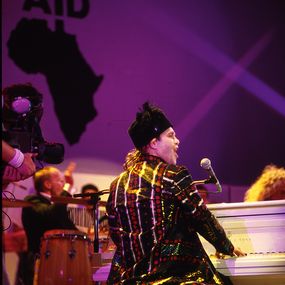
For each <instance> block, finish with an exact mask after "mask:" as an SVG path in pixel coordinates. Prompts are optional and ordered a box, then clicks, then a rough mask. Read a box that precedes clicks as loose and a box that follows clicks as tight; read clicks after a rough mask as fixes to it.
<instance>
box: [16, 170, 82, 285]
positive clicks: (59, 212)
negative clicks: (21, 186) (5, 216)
mask: <svg viewBox="0 0 285 285" xmlns="http://www.w3.org/2000/svg"><path fill="white" fill-rule="evenodd" d="M64 185H65V179H64V175H63V173H62V172H61V171H60V170H59V169H57V168H55V167H51V166H47V167H44V168H43V169H41V170H39V171H38V172H36V173H35V175H34V187H35V189H36V192H37V193H36V194H35V195H30V196H27V197H26V198H25V201H28V202H31V203H33V204H34V207H27V208H24V209H23V211H22V223H23V226H24V229H25V232H26V235H27V239H28V253H27V256H26V257H25V259H26V260H20V263H24V266H21V268H22V270H23V271H24V272H23V276H22V279H23V283H24V284H25V285H32V284H33V277H34V264H35V260H36V258H37V257H38V256H39V253H40V242H41V237H42V236H43V234H44V232H46V231H48V230H53V229H69V230H77V228H76V226H75V225H74V223H73V222H72V221H71V220H70V218H69V216H68V213H67V209H66V204H53V203H52V202H51V197H54V196H70V194H69V193H68V192H67V191H63V189H64Z"/></svg>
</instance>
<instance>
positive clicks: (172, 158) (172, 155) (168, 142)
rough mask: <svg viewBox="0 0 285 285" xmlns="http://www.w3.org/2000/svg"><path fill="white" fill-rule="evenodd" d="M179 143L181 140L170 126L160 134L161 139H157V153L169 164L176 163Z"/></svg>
mask: <svg viewBox="0 0 285 285" xmlns="http://www.w3.org/2000/svg"><path fill="white" fill-rule="evenodd" d="M178 145H179V140H178V138H177V137H176V135H175V132H174V130H173V128H171V127H170V128H168V129H166V130H165V131H164V132H163V133H161V134H160V137H159V139H156V155H157V156H159V157H160V158H162V159H163V160H164V161H165V162H167V163H169V164H176V161H177V158H178V154H177V150H178Z"/></svg>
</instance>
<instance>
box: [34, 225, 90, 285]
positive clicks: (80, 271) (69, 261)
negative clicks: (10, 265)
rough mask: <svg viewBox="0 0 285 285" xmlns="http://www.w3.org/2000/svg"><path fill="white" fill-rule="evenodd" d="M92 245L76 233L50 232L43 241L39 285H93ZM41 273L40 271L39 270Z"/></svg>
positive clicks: (82, 235)
mask: <svg viewBox="0 0 285 285" xmlns="http://www.w3.org/2000/svg"><path fill="white" fill-rule="evenodd" d="M90 258H91V241H90V239H89V238H88V237H87V235H85V234H84V233H82V232H79V231H75V230H51V231H46V232H45V233H44V236H43V237H42V240H41V250H40V261H39V265H38V272H35V275H37V276H35V278H36V279H37V280H38V282H37V284H38V285H69V284H70V285H71V284H72V285H91V284H92V272H91V262H90ZM36 271H37V270H36Z"/></svg>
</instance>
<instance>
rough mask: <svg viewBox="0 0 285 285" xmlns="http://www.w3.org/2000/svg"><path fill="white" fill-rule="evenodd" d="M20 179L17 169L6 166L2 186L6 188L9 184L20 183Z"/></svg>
mask: <svg viewBox="0 0 285 285" xmlns="http://www.w3.org/2000/svg"><path fill="white" fill-rule="evenodd" d="M21 177H22V175H21V173H20V172H19V171H18V169H17V168H15V167H13V166H10V165H6V166H5V168H4V171H3V176H2V186H4V188H6V187H5V186H7V185H8V184H9V183H10V182H15V181H20V180H21V179H22V178H21Z"/></svg>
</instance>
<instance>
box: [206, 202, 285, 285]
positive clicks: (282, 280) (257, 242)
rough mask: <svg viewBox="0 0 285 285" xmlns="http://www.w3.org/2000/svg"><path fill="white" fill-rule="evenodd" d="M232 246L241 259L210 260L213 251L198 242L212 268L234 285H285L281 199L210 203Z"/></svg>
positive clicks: (283, 207) (283, 205)
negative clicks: (241, 253)
mask: <svg viewBox="0 0 285 285" xmlns="http://www.w3.org/2000/svg"><path fill="white" fill-rule="evenodd" d="M208 208H209V209H210V210H211V212H212V213H213V214H214V215H215V216H216V217H217V218H218V220H219V222H220V224H221V225H222V226H223V228H224V229H225V231H226V233H227V235H228V237H229V238H230V240H231V241H232V243H233V244H234V245H235V246H237V247H240V248H241V249H242V250H243V251H244V252H246V253H247V256H245V257H238V258H234V257H226V258H225V259H217V258H215V257H214V255H215V249H214V247H213V246H212V245H211V244H209V243H208V242H207V241H206V240H204V239H203V238H202V237H200V238H201V241H202V243H203V246H204V248H205V249H206V251H207V253H208V254H209V256H210V258H211V260H212V262H213V264H214V266H215V267H216V268H217V269H218V271H220V272H221V273H223V274H225V275H227V276H230V278H231V280H232V282H233V284H234V285H241V284H242V285H251V284H259V285H262V284H264V285H265V284H266V285H267V284H274V285H285V200H276V201H260V202H250V203H244V202H242V203H222V204H210V205H208Z"/></svg>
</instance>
